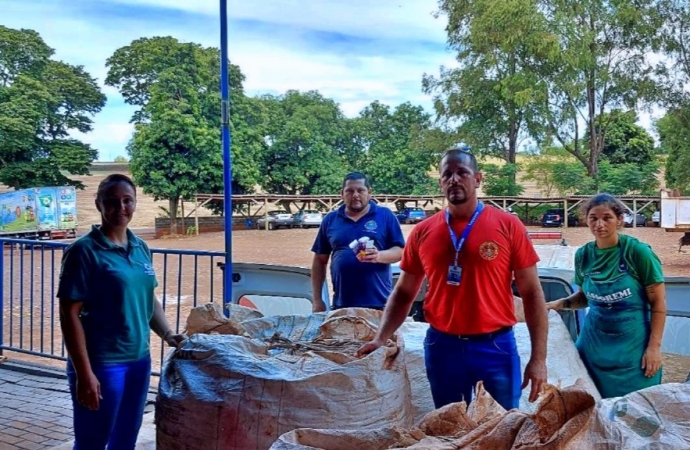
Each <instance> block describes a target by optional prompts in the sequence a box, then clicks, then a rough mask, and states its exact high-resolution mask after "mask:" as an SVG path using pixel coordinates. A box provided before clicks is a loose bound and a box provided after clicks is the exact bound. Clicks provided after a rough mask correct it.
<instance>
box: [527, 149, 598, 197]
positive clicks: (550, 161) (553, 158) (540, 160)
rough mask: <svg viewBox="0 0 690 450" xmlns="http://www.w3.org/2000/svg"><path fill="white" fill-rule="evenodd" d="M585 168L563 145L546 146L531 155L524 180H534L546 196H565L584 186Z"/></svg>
mask: <svg viewBox="0 0 690 450" xmlns="http://www.w3.org/2000/svg"><path fill="white" fill-rule="evenodd" d="M586 176H587V173H586V172H585V168H584V167H583V166H582V164H581V163H580V162H578V161H577V160H575V159H574V158H573V157H572V155H570V154H569V153H568V152H567V151H566V150H564V149H563V148H561V147H546V148H544V149H543V150H542V152H541V153H540V154H537V155H530V156H529V160H528V162H527V163H526V164H525V175H524V176H523V178H522V180H523V181H534V182H535V183H536V185H537V187H538V188H539V189H540V190H541V191H542V193H543V194H544V195H545V196H546V197H553V196H559V197H564V196H567V195H571V194H573V193H575V192H576V191H577V190H578V189H581V187H582V180H583V178H585V177H586Z"/></svg>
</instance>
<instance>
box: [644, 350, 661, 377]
mask: <svg viewBox="0 0 690 450" xmlns="http://www.w3.org/2000/svg"><path fill="white" fill-rule="evenodd" d="M642 368H643V369H644V376H646V377H648V378H649V377H653V376H654V375H655V374H656V373H657V372H658V371H659V369H661V349H660V348H659V347H656V346H651V345H650V346H648V347H647V350H645V352H644V355H643V356H642Z"/></svg>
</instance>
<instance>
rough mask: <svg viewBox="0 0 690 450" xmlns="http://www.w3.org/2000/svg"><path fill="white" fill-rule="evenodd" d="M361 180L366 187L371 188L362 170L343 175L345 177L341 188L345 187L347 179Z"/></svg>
mask: <svg viewBox="0 0 690 450" xmlns="http://www.w3.org/2000/svg"><path fill="white" fill-rule="evenodd" d="M359 180H363V181H364V185H365V186H366V187H367V188H371V186H369V179H368V178H367V176H366V175H364V174H363V173H362V172H350V173H348V174H347V175H345V178H344V179H343V189H345V185H346V184H347V182H348V181H359Z"/></svg>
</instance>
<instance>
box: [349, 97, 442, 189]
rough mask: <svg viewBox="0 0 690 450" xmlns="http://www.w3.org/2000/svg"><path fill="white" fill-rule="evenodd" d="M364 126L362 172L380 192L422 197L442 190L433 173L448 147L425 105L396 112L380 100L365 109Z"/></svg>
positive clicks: (361, 121)
mask: <svg viewBox="0 0 690 450" xmlns="http://www.w3.org/2000/svg"><path fill="white" fill-rule="evenodd" d="M356 120H358V121H359V124H360V129H359V131H360V137H361V140H360V142H361V144H362V151H363V152H364V155H365V157H364V158H363V163H364V164H365V165H363V166H360V168H359V169H358V170H361V171H363V172H366V173H367V175H369V177H370V179H371V182H372V188H373V189H374V190H375V191H376V192H377V193H382V194H400V195H420V194H429V193H432V192H436V191H437V190H438V183H437V182H436V181H434V180H433V179H432V178H431V177H430V176H429V172H430V171H431V170H433V169H434V163H437V162H438V161H437V158H436V155H438V154H439V153H440V152H442V151H443V149H444V148H445V146H446V145H442V144H441V145H442V146H439V144H440V143H442V142H443V141H444V137H445V136H444V134H443V133H442V132H441V130H439V129H433V128H431V122H430V116H429V114H427V113H426V112H424V109H423V108H422V107H421V106H413V105H412V104H410V103H409V102H408V103H403V104H401V105H398V106H397V107H396V108H395V109H394V110H392V111H391V108H390V107H389V106H387V105H384V104H382V103H379V102H378V101H376V102H373V103H371V104H370V105H369V106H367V107H366V108H364V109H363V110H362V111H361V112H360V114H359V117H358V118H357V119H356Z"/></svg>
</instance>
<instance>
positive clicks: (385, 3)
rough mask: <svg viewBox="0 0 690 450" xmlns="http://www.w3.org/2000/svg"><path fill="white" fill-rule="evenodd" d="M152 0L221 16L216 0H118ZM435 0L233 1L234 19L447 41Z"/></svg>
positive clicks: (130, 0)
mask: <svg viewBox="0 0 690 450" xmlns="http://www.w3.org/2000/svg"><path fill="white" fill-rule="evenodd" d="M114 1H115V2H118V3H121V4H128V5H142V4H146V5H152V6H156V7H164V8H173V9H178V10H181V11H185V12H192V13H200V14H205V15H209V16H213V17H214V18H217V17H218V16H219V13H220V6H219V5H220V2H219V1H218V0H114ZM437 9H438V7H437V2H436V1H435V0H431V1H430V0H347V1H343V0H312V1H304V0H254V1H245V0H229V1H228V17H229V19H230V20H236V19H240V20H257V21H265V22H270V23H275V24H282V25H291V26H299V27H304V28H308V29H313V30H321V31H333V32H339V33H344V34H348V35H352V36H363V37H372V38H381V37H392V38H400V39H405V40H408V39H411V40H417V39H423V40H430V41H440V42H444V40H445V31H444V27H445V21H444V19H442V18H439V19H436V18H434V16H433V13H434V12H435V11H436V10H437Z"/></svg>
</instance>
